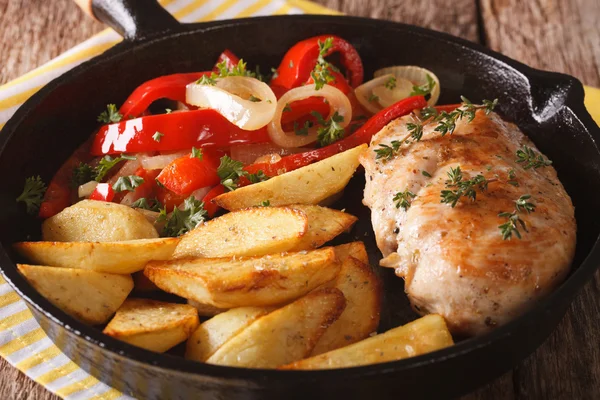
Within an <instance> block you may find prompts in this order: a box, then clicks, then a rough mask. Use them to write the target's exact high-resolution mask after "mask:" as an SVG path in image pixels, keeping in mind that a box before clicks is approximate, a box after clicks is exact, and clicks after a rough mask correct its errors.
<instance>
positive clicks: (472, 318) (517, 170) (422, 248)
mask: <svg viewBox="0 0 600 400" xmlns="http://www.w3.org/2000/svg"><path fill="white" fill-rule="evenodd" d="M414 118H415V117H414V116H407V117H403V118H401V119H398V120H395V121H393V122H391V123H390V124H389V125H388V126H386V127H385V128H384V129H382V130H381V131H380V132H379V133H378V134H376V135H375V136H374V137H373V139H372V141H371V147H370V148H369V149H368V150H367V151H366V152H365V153H364V154H363V155H362V156H361V163H362V165H363V166H364V167H365V170H366V182H367V183H366V187H365V194H364V204H365V205H367V206H368V207H370V208H371V216H372V222H373V229H374V231H375V235H376V238H377V244H378V246H379V249H380V250H381V252H382V253H383V256H384V259H383V260H381V265H382V266H384V267H389V268H394V269H395V272H396V275H398V276H400V277H402V278H404V279H405V290H406V293H407V295H408V297H409V299H410V302H411V304H412V305H413V307H414V309H415V310H416V311H417V312H419V313H420V314H429V313H438V314H441V315H442V316H444V318H445V319H446V321H447V323H448V326H449V327H450V329H451V330H452V332H453V333H459V334H466V335H477V334H481V333H484V332H487V331H489V330H491V329H492V328H493V327H495V326H497V325H501V324H504V323H506V322H508V321H510V320H511V319H513V318H515V317H516V316H518V315H519V314H521V313H523V312H524V311H526V310H527V309H528V308H529V307H530V306H531V305H532V303H534V302H535V301H536V300H537V299H539V298H540V297H542V296H544V295H546V294H547V293H549V292H551V291H552V290H553V289H554V288H555V287H556V286H557V285H558V284H559V283H560V282H561V281H562V280H563V279H564V278H565V276H566V275H567V273H568V272H569V268H570V263H571V261H572V259H573V255H574V252H575V237H576V224H575V217H574V209H573V204H572V203H571V199H570V197H569V195H568V194H567V193H566V191H565V189H564V187H563V186H562V184H561V183H560V181H559V180H558V178H557V176H556V171H555V170H554V168H553V167H552V166H545V167H541V168H537V169H536V168H529V169H525V168H524V166H523V164H519V163H517V162H516V161H515V160H516V156H515V153H516V151H517V150H518V149H520V148H521V147H522V146H523V145H527V146H529V147H531V148H532V149H533V150H534V151H536V152H538V153H539V151H538V150H537V149H536V148H535V145H534V144H533V143H532V142H531V141H530V140H529V139H528V138H527V137H526V136H525V135H523V133H522V132H521V131H520V130H519V129H518V128H517V127H516V126H515V125H514V124H510V123H507V122H505V121H503V120H502V119H501V118H500V117H499V116H498V115H497V114H495V113H491V114H490V115H489V116H486V115H485V113H484V112H483V111H478V112H477V114H476V117H475V119H474V120H473V121H472V122H471V123H468V121H467V120H466V119H462V120H459V122H458V123H457V125H456V130H455V131H454V133H453V134H452V135H446V136H444V137H442V136H441V135H440V133H439V132H435V131H434V129H435V126H436V125H437V124H436V123H433V122H431V123H428V124H425V125H424V130H423V131H424V135H423V138H422V139H421V141H419V142H414V143H410V144H404V145H403V146H402V148H401V150H400V151H399V153H398V154H397V155H395V156H394V157H393V158H392V159H390V160H389V161H382V160H376V154H375V152H374V149H375V148H379V147H378V144H379V143H382V144H390V143H391V141H392V140H399V141H404V140H405V139H406V138H407V136H408V135H409V132H408V129H407V127H406V124H407V123H410V122H416V121H414V120H413V119H414ZM457 166H460V168H461V170H462V172H463V176H464V179H465V180H468V179H472V178H474V177H475V176H476V175H478V174H481V175H483V176H485V178H487V179H488V180H492V181H491V182H490V183H489V185H488V188H487V191H481V190H479V189H477V192H476V193H477V197H476V200H475V201H472V200H471V199H468V198H466V197H462V198H461V199H460V201H459V202H458V204H457V205H456V207H454V208H452V207H451V206H450V205H449V204H443V203H441V202H440V199H441V198H440V192H441V191H442V190H445V189H448V188H447V187H446V180H447V179H448V176H447V173H448V171H449V170H450V168H451V167H454V168H455V167H457ZM511 170H514V174H515V177H514V179H511V178H510V177H509V174H510V171H511ZM423 171H425V172H423ZM428 175H430V176H431V177H429V176H428ZM509 180H514V181H516V182H517V183H518V186H514V185H512V184H509V183H508V181H509ZM513 184H514V182H513ZM450 189H452V188H450ZM405 190H409V191H410V192H412V193H413V194H415V195H416V197H414V199H412V203H411V205H410V207H409V208H408V209H407V210H406V211H405V210H404V209H403V208H401V207H400V208H398V207H396V205H395V202H394V200H393V198H394V195H395V194H396V193H398V192H403V191H405ZM525 194H530V195H531V198H530V199H529V201H530V202H531V203H534V204H535V205H536V209H535V212H532V213H530V214H528V213H527V212H526V211H524V210H523V211H522V212H520V213H519V217H520V218H521V219H522V220H523V221H524V222H525V224H526V228H527V232H526V231H525V230H524V229H523V228H522V227H520V228H519V231H520V233H521V235H522V239H518V238H517V237H516V236H515V235H514V234H513V236H512V238H511V239H510V240H503V238H502V235H501V231H500V229H499V225H501V224H503V223H505V222H506V221H507V218H505V217H504V218H502V217H499V216H498V213H500V212H513V211H514V210H515V201H516V200H517V199H519V197H520V196H522V195H525Z"/></svg>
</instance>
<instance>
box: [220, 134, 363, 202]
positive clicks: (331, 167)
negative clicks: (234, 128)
mask: <svg viewBox="0 0 600 400" xmlns="http://www.w3.org/2000/svg"><path fill="white" fill-rule="evenodd" d="M367 147H368V146H367V145H366V144H365V145H362V146H358V147H355V148H353V149H350V150H347V151H345V152H343V153H339V154H336V155H334V156H332V157H329V158H326V159H324V160H321V161H318V162H316V163H314V164H310V165H307V166H305V167H302V168H298V169H297V170H294V171H291V172H287V173H284V174H282V175H279V176H275V177H273V178H271V179H269V180H267V181H264V182H260V183H255V184H253V185H249V186H245V187H242V188H239V189H237V190H235V191H233V192H227V193H224V194H222V195H220V196H217V197H215V198H214V199H213V201H214V202H215V203H216V204H218V205H219V206H221V207H223V208H225V209H226V210H230V211H231V210H238V209H240V208H246V207H252V206H257V205H259V204H261V203H262V202H263V201H266V200H268V201H269V202H270V204H271V205H272V206H283V205H288V204H318V203H319V202H320V201H322V200H324V199H326V198H327V197H329V196H332V195H333V194H335V193H337V192H339V191H341V190H342V189H344V187H345V186H346V185H347V184H348V181H349V180H350V178H351V177H352V174H354V171H355V170H356V168H357V167H358V164H359V163H358V155H359V154H360V153H362V152H363V151H364V150H365V149H366V148H367Z"/></svg>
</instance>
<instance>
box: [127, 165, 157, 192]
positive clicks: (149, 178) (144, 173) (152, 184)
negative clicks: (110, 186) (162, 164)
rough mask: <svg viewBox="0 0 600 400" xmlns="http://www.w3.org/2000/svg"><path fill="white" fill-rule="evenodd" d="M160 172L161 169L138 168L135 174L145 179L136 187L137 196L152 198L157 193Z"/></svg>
mask: <svg viewBox="0 0 600 400" xmlns="http://www.w3.org/2000/svg"><path fill="white" fill-rule="evenodd" d="M159 173H160V171H159V170H151V171H149V170H147V169H145V168H142V167H140V168H138V169H137V170H136V171H135V173H134V175H137V176H139V177H140V178H143V179H144V182H143V183H142V184H140V185H139V186H138V187H136V188H135V189H134V191H133V192H134V193H135V198H136V200H137V199H141V198H142V197H146V198H151V197H153V196H155V195H156V188H157V187H158V184H157V183H156V177H157V176H158V174H159Z"/></svg>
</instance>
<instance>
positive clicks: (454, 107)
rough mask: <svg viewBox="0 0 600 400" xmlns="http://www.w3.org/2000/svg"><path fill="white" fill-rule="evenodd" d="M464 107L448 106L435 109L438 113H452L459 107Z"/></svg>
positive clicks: (457, 105)
mask: <svg viewBox="0 0 600 400" xmlns="http://www.w3.org/2000/svg"><path fill="white" fill-rule="evenodd" d="M460 106H462V104H446V105H443V106H435V107H433V108H435V109H436V110H437V111H438V112H442V111H445V112H452V111H454V110H456V109H457V108H458V107H460Z"/></svg>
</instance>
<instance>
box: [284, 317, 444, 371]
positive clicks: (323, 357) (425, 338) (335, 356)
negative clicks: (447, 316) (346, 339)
mask: <svg viewBox="0 0 600 400" xmlns="http://www.w3.org/2000/svg"><path fill="white" fill-rule="evenodd" d="M452 344H454V342H453V341H452V336H451V335H450V332H449V331H448V327H447V326H446V322H445V321H444V318H443V317H441V316H440V315H437V314H431V315H427V316H425V317H422V318H419V319H417V320H416V321H413V322H411V323H409V324H406V325H404V326H400V327H398V328H394V329H391V330H389V331H387V332H386V333H382V334H381V335H377V336H373V337H370V338H368V339H365V340H362V341H360V342H358V343H354V344H351V345H350V346H346V347H342V348H341V349H337V350H333V351H330V352H328V353H323V354H320V355H318V356H314V357H310V358H307V359H305V360H301V361H297V362H294V363H291V364H289V365H286V366H284V367H282V368H281V369H332V368H348V367H357V366H360V365H368V364H377V363H382V362H386V361H394V360H401V359H403V358H409V357H414V356H418V355H421V354H425V353H429V352H432V351H435V350H439V349H443V348H444V347H448V346H451V345H452Z"/></svg>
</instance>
